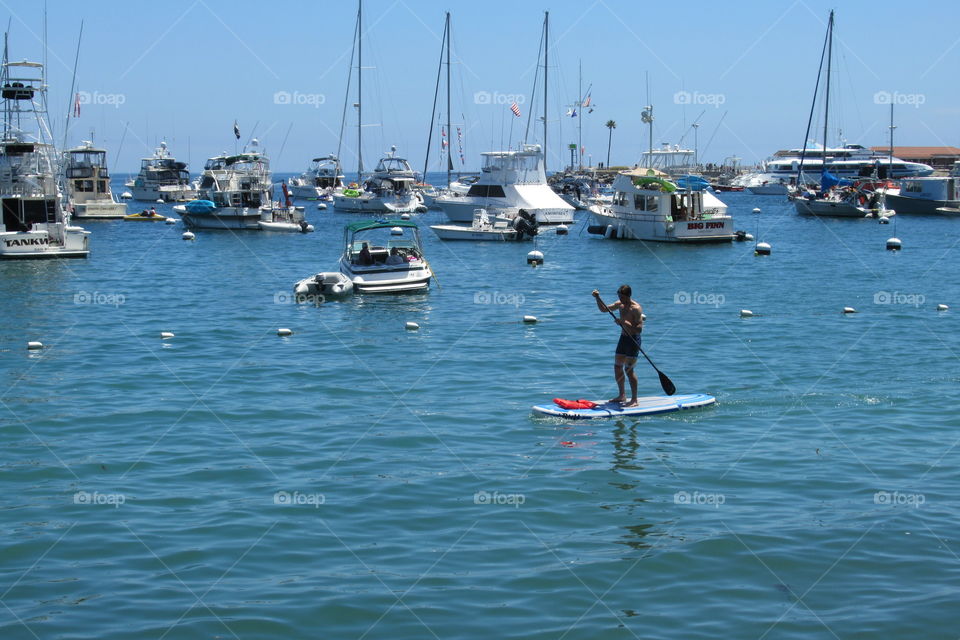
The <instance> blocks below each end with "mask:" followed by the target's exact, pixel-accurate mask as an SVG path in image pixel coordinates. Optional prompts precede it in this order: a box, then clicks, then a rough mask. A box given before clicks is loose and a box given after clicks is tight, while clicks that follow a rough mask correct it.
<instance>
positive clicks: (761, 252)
mask: <svg viewBox="0 0 960 640" xmlns="http://www.w3.org/2000/svg"><path fill="white" fill-rule="evenodd" d="M754 253H755V254H757V255H758V256H768V255H770V244H769V243H766V242H758V243H757V246H756V247H754Z"/></svg>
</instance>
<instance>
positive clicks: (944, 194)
mask: <svg viewBox="0 0 960 640" xmlns="http://www.w3.org/2000/svg"><path fill="white" fill-rule="evenodd" d="M887 204H888V205H890V206H891V207H893V208H894V209H896V210H897V212H899V213H909V214H936V213H943V212H942V211H939V209H956V208H958V207H960V177H955V176H954V177H943V178H904V179H903V180H901V181H900V191H899V193H897V194H893V193H887Z"/></svg>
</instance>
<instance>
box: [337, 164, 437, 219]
mask: <svg viewBox="0 0 960 640" xmlns="http://www.w3.org/2000/svg"><path fill="white" fill-rule="evenodd" d="M396 151H397V148H396V147H391V149H390V151H389V152H388V153H387V155H386V156H384V157H383V158H381V159H380V162H378V163H377V168H376V169H374V171H373V174H372V175H371V176H370V177H368V178H367V179H366V180H365V181H364V183H363V185H362V186H356V185H353V186H349V187H348V188H346V189H344V190H343V191H342V192H340V193H337V194H334V196H333V206H334V208H336V209H338V210H340V211H351V212H357V213H396V214H400V213H422V212H424V211H426V210H427V208H426V207H425V206H424V204H423V202H422V201H421V199H420V197H419V194H418V193H417V191H416V189H414V188H413V185H414V183H416V181H417V180H416V176H415V175H414V173H413V169H412V168H411V167H410V163H409V162H407V160H406V158H399V157H397V155H396Z"/></svg>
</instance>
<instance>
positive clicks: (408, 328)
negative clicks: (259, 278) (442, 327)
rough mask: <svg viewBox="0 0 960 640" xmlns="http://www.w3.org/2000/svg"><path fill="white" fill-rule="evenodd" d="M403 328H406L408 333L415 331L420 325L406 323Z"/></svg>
mask: <svg viewBox="0 0 960 640" xmlns="http://www.w3.org/2000/svg"><path fill="white" fill-rule="evenodd" d="M404 328H406V329H407V330H408V331H416V330H417V329H419V328H420V325H418V324H417V323H416V322H408V323H407V324H405V325H404Z"/></svg>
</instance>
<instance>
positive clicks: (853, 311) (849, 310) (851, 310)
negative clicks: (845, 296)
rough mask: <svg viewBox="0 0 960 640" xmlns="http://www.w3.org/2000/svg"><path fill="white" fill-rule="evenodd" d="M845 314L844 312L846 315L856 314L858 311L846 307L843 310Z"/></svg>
mask: <svg viewBox="0 0 960 640" xmlns="http://www.w3.org/2000/svg"><path fill="white" fill-rule="evenodd" d="M843 312H844V313H856V312H857V310H856V309H854V308H853V307H844V308H843Z"/></svg>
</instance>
